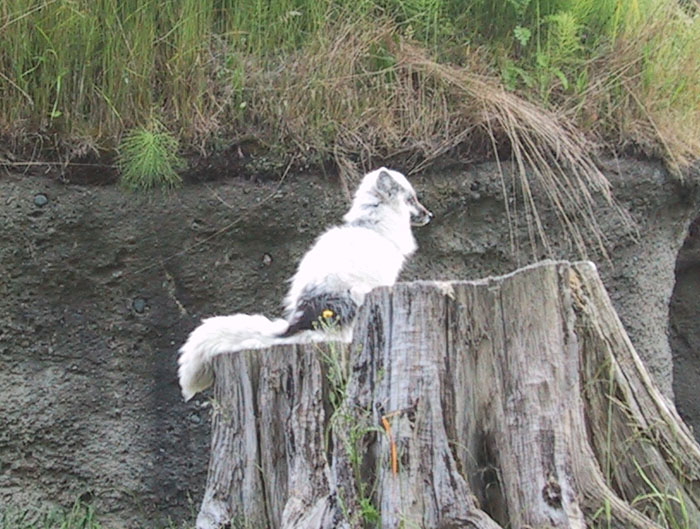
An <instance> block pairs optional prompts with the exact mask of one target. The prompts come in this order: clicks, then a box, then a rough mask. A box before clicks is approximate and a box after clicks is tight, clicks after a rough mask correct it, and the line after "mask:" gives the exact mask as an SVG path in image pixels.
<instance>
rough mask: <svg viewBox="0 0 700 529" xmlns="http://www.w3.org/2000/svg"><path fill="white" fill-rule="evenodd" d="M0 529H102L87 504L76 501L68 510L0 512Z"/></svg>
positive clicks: (9, 509)
mask: <svg viewBox="0 0 700 529" xmlns="http://www.w3.org/2000/svg"><path fill="white" fill-rule="evenodd" d="M0 529H103V526H102V525H101V524H100V523H99V522H98V521H97V518H96V515H95V511H94V509H93V507H92V506H91V505H89V504H85V503H83V502H81V501H80V500H77V501H76V502H75V504H74V505H73V507H72V508H71V509H69V510H63V509H58V508H56V509H52V510H33V509H20V508H19V507H17V506H14V507H4V508H3V509H2V510H0Z"/></svg>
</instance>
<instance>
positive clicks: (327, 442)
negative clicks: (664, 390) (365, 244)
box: [197, 262, 700, 529]
mask: <svg viewBox="0 0 700 529" xmlns="http://www.w3.org/2000/svg"><path fill="white" fill-rule="evenodd" d="M214 367H215V372H216V385H215V396H214V401H213V409H214V414H213V417H214V418H213V421H214V423H213V438H212V445H211V459H210V465H209V476H208V482H207V488H206V492H205V497H204V500H203V503H202V507H201V511H200V513H199V516H198V519H197V527H198V529H210V528H216V527H221V526H222V525H225V524H228V526H230V527H236V528H238V527H240V528H249V527H250V528H283V529H291V528H298V529H302V528H303V529H322V528H324V529H325V528H362V527H381V528H382V529H394V528H407V529H408V528H414V527H416V528H419V527H420V528H429V529H434V528H445V529H446V528H457V527H469V528H475V529H476V528H498V527H508V528H513V529H527V528H537V529H540V528H584V527H595V528H598V527H600V528H656V527H669V528H671V527H673V528H700V479H699V478H700V447H698V445H697V444H696V443H695V441H694V440H693V438H692V436H691V435H690V433H689V432H688V430H687V428H686V427H685V426H684V425H683V423H682V422H681V420H680V418H679V417H678V415H677V414H676V412H675V409H674V407H673V405H671V404H669V403H667V402H666V401H665V400H664V397H663V396H662V395H661V394H660V393H659V391H658V390H657V388H656V387H655V386H654V384H653V383H652V381H651V379H650V378H649V376H648V374H647V372H646V370H645V369H644V367H643V365H642V363H641V361H640V360H639V358H638V356H637V354H636V353H635V351H634V349H633V347H632V345H631V343H630V341H629V339H628V337H627V335H626V334H625V331H624V329H623V328H622V325H621V324H620V321H619V319H618V317H617V315H616V314H615V311H614V309H613V308H612V306H611V303H610V300H609V299H608V296H607V294H606V292H605V290H604V287H603V286H602V284H601V281H600V279H599V277H598V274H597V272H596V270H595V267H594V265H592V264H591V263H587V262H581V263H568V262H544V263H540V264H537V265H534V266H530V267H527V268H523V269H520V270H517V271H516V272H514V273H512V274H510V275H507V276H503V277H492V278H487V279H483V280H480V281H450V282H414V283H403V284H398V285H396V286H395V287H394V288H391V289H386V288H385V289H378V290H375V291H373V292H372V293H371V294H370V295H369V296H368V297H367V299H366V301H365V304H364V305H363V307H362V308H361V310H360V313H359V315H358V319H357V321H356V325H355V329H354V340H353V342H352V343H351V344H340V343H322V344H318V343H317V344H303V345H285V346H275V347H271V348H268V349H263V350H256V351H246V352H243V353H240V354H232V355H225V356H222V357H219V358H217V360H216V362H215V366H214Z"/></svg>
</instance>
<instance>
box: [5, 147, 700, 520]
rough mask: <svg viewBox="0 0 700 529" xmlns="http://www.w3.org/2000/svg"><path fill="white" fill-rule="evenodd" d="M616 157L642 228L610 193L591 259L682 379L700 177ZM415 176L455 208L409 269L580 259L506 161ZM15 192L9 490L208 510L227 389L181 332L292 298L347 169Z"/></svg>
mask: <svg viewBox="0 0 700 529" xmlns="http://www.w3.org/2000/svg"><path fill="white" fill-rule="evenodd" d="M604 167H605V173H606V176H607V177H608V178H609V179H610V181H611V182H612V184H613V188H614V191H615V196H616V197H617V200H618V201H619V203H620V205H621V206H622V207H623V208H624V209H625V210H626V211H627V212H628V213H629V214H630V215H631V216H632V218H633V219H634V220H635V221H636V224H637V226H636V228H637V229H636V230H635V229H633V228H631V227H629V226H627V225H625V224H623V223H622V222H621V220H620V217H619V215H617V214H616V213H615V212H614V210H613V209H612V208H611V207H610V206H607V205H605V204H602V203H601V204H600V205H599V206H597V208H596V210H595V216H596V218H597V219H598V222H599V223H600V226H601V227H602V229H603V231H604V233H605V235H606V236H607V238H608V251H609V260H606V259H604V258H602V257H601V256H600V255H598V254H597V253H596V252H592V253H591V255H590V256H589V257H591V258H592V259H593V260H594V261H596V263H597V264H598V266H599V269H600V271H601V275H602V276H603V278H604V281H605V284H606V286H607V288H608V289H609V291H610V293H611V297H612V299H613V302H614V303H615V305H616V308H617V310H618V312H619V314H620V316H621V318H622V320H623V323H624V324H625V326H626V328H627V330H628V332H629V333H630V336H631V338H632V341H633V343H634V344H635V346H636V347H637V349H638V351H639V352H640V354H641V355H642V357H643V358H644V360H645V361H646V363H647V365H648V366H649V368H650V370H651V371H652V373H653V374H654V376H655V377H656V379H657V381H658V382H659V384H660V386H661V388H662V389H663V391H664V392H665V393H666V395H668V396H669V397H671V396H672V395H673V390H674V386H673V383H672V380H673V378H672V375H673V372H674V366H673V364H672V353H671V348H670V346H669V339H668V324H669V301H670V300H671V296H672V293H673V289H674V284H675V273H676V261H677V257H678V251H679V249H680V248H681V246H682V245H683V243H684V241H685V240H686V235H687V232H688V227H689V225H690V223H691V222H692V221H693V220H694V219H695V218H696V217H698V195H697V191H696V189H695V187H694V186H692V185H691V184H690V183H689V182H690V180H686V182H685V183H683V182H681V181H680V180H679V179H677V178H675V177H672V176H670V175H669V174H668V173H667V172H666V171H665V170H664V169H663V168H662V166H661V165H659V164H656V163H649V162H639V161H630V160H627V161H614V160H609V161H607V162H605V163H604ZM506 169H508V167H506ZM412 180H413V182H414V184H415V186H416V188H417V189H418V191H419V195H420V196H421V199H422V202H423V203H425V204H426V205H427V206H428V207H429V208H430V209H431V210H432V211H433V212H434V213H435V215H436V218H435V220H434V221H433V222H432V223H431V224H430V225H428V226H426V227H424V228H421V229H419V230H417V231H416V236H417V239H418V242H419V246H420V249H419V251H418V253H417V254H416V256H415V257H414V259H413V260H412V261H411V262H410V263H409V265H408V266H407V267H406V269H405V271H404V273H403V275H402V279H403V280H411V279H475V278H478V277H482V276H487V275H493V274H502V273H506V272H509V271H511V270H513V269H515V268H516V267H518V266H522V265H524V264H527V263H530V262H533V261H535V260H539V259H541V258H543V257H554V258H569V259H577V258H579V257H580V256H579V255H578V254H577V253H576V251H575V250H574V249H573V248H572V245H571V244H570V243H569V242H568V241H567V240H566V237H565V236H564V235H563V232H562V230H561V228H560V225H559V223H558V221H557V219H556V215H555V213H554V212H553V211H552V210H551V208H549V207H547V206H544V205H543V206H541V208H540V213H541V215H542V219H543V224H544V226H545V228H546V229H547V230H548V232H549V234H550V237H551V240H552V248H553V252H552V253H551V254H550V255H547V254H546V253H545V252H543V251H541V250H540V249H536V250H534V251H533V250H532V249H531V247H530V244H529V234H528V229H527V223H526V222H524V221H523V220H522V219H521V220H520V221H519V222H516V223H515V224H513V223H509V221H508V218H507V215H506V211H505V206H504V204H505V203H506V202H505V201H504V190H505V193H506V194H507V195H508V196H509V199H511V200H512V197H510V195H511V194H512V190H511V188H510V186H509V184H508V183H509V182H511V181H512V180H511V179H510V177H507V178H506V179H505V182H506V185H505V186H504V185H503V183H502V180H501V176H500V175H499V172H498V169H497V167H496V165H495V164H483V165H472V166H453V167H449V168H443V169H441V170H437V169H436V170H433V171H431V172H428V173H425V174H422V175H418V176H416V177H414V178H412ZM535 192H537V189H535ZM40 194H43V195H44V196H45V197H46V199H47V201H46V203H45V204H43V205H42V203H43V202H44V201H43V199H41V198H38V195H40ZM515 200H516V202H517V199H515ZM0 201H1V202H2V208H1V210H0V294H1V297H0V321H1V322H2V325H0V388H1V391H2V398H1V399H0V455H1V458H2V467H1V468H0V504H10V503H12V504H18V505H39V504H41V503H44V502H58V503H63V504H70V503H72V501H73V500H74V499H75V498H76V497H77V496H78V495H80V494H85V493H89V494H90V495H91V496H92V497H94V498H95V500H96V502H97V506H98V508H99V510H100V512H102V513H104V515H105V519H106V525H107V526H108V527H129V528H131V527H143V526H149V527H153V526H157V525H158V523H162V522H164V521H165V520H166V519H167V518H168V517H170V518H171V519H172V520H174V521H179V520H183V519H188V518H190V517H191V510H196V507H197V506H198V502H199V501H200V500H201V494H202V487H203V484H204V479H205V476H206V467H207V461H208V451H209V410H210V409H211V406H210V405H209V401H208V399H209V394H205V395H203V396H200V397H198V398H196V399H194V401H193V402H190V403H188V404H185V403H183V402H182V399H181V398H180V395H179V390H178V387H177V380H176V363H175V359H176V351H177V348H178V346H179V345H180V344H181V343H182V341H183V340H184V339H185V337H186V335H187V333H188V332H189V331H191V330H192V329H193V328H194V327H195V326H196V324H197V322H198V321H199V320H200V318H202V317H204V316H208V315H213V314H226V313H233V312H264V313H266V314H268V315H278V314H279V313H280V307H279V304H280V302H281V299H282V297H283V295H284V292H285V287H286V283H285V280H286V279H287V278H288V277H289V276H290V275H291V274H292V272H293V270H294V267H295V263H296V262H297V261H298V260H299V258H300V257H301V255H302V254H303V252H304V251H305V249H306V248H307V247H308V246H309V244H310V243H311V242H312V241H313V239H314V238H315V237H316V236H317V235H318V234H319V233H320V231H322V230H323V228H324V227H325V226H328V225H330V224H333V223H336V222H338V221H339V219H340V217H341V216H342V214H343V212H344V210H345V209H346V206H347V201H346V197H345V196H344V194H343V192H342V189H341V186H340V185H338V183H337V181H336V180H335V179H333V178H331V177H324V176H320V175H311V174H302V175H294V176H292V175H290V176H289V177H288V178H287V179H285V180H284V181H283V182H281V183H278V182H275V181H266V182H262V183H254V182H250V181H245V180H242V179H235V178H234V179H230V178H228V179H226V180H218V181H212V182H209V183H202V184H197V185H187V186H185V187H183V188H182V189H179V190H177V191H174V192H171V193H167V194H161V193H156V194H153V195H150V196H136V195H133V194H129V193H125V192H123V191H122V190H120V189H118V188H117V187H115V186H103V187H97V186H92V187H91V186H81V185H70V184H65V183H61V182H59V181H57V180H55V179H48V178H41V177H27V176H20V175H8V176H3V177H2V178H1V179H0ZM511 212H512V208H511ZM689 244H690V243H689ZM514 247H517V248H518V250H517V251H514ZM358 251H361V249H359V248H358ZM684 255H686V256H687V257H686V259H689V260H690V261H688V262H689V263H690V264H688V263H686V264H685V265H683V267H681V268H679V270H680V271H681V272H683V273H684V274H685V275H686V279H685V282H684V283H682V285H683V286H681V287H677V288H676V294H675V296H674V307H675V308H674V311H673V314H674V318H676V316H675V315H677V314H680V313H684V314H685V313H689V314H693V312H692V311H696V312H695V313H697V312H698V308H697V307H698V303H699V302H698V300H699V299H700V281H698V280H697V275H696V274H695V275H693V273H692V271H693V270H694V271H697V270H698V267H700V258H698V256H696V255H695V254H693V253H692V252H691V251H688V252H686V254H684ZM329 266H332V262H329ZM689 270H690V271H691V272H689ZM679 285H680V283H679ZM679 288H680V290H679ZM677 321H680V320H677ZM683 321H685V322H686V324H683V325H681V324H678V323H677V324H676V325H675V327H674V334H673V336H674V341H673V344H674V352H675V351H676V349H678V350H680V348H678V347H677V346H676V344H677V343H687V344H689V345H688V347H687V348H686V350H687V351H689V352H688V353H687V354H685V353H684V358H689V360H687V363H684V364H682V366H683V367H682V371H683V376H679V374H678V367H677V366H678V365H679V364H677V365H676V380H677V381H680V380H682V381H683V382H682V384H683V385H684V387H688V385H690V387H692V385H693V384H695V387H697V384H698V383H700V368H699V367H698V365H699V364H700V362H699V361H698V359H697V353H696V352H695V351H697V348H694V344H697V343H698V342H699V341H700V336H697V330H696V328H695V327H694V326H693V325H692V317H691V318H686V319H685V320H683ZM696 321H697V320H696ZM691 335H692V336H691ZM693 336H695V337H693ZM693 340H695V341H693ZM679 354H680V353H677V356H678V355H679ZM693 370H694V371H693ZM691 373H694V374H692V375H691ZM688 377H690V379H689V380H688ZM692 377H695V378H692ZM676 394H677V397H678V403H677V404H678V407H679V409H680V410H681V412H682V413H683V414H684V415H685V417H686V419H688V421H689V422H690V424H691V425H694V426H695V428H696V431H697V430H698V429H700V409H699V408H698V404H697V403H696V402H695V400H696V399H695V394H693V392H692V391H686V390H685V389H682V388H680V386H678V387H677V389H676ZM190 501H192V502H193V503H194V508H193V509H191V508H190Z"/></svg>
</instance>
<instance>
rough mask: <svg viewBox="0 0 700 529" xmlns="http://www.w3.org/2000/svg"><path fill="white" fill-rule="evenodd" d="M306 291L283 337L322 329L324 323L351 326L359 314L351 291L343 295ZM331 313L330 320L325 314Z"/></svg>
mask: <svg viewBox="0 0 700 529" xmlns="http://www.w3.org/2000/svg"><path fill="white" fill-rule="evenodd" d="M311 290H312V291H311V292H308V291H306V290H305V291H304V292H302V294H301V296H300V297H299V302H298V303H297V307H296V309H295V311H294V314H292V316H291V318H290V320H289V329H287V331H286V332H285V333H284V334H282V335H281V336H282V337H283V338H284V337H287V336H292V335H293V334H296V333H298V332H301V331H307V330H313V329H320V328H321V327H322V326H323V324H324V323H326V324H328V325H329V326H335V325H338V326H340V327H345V326H347V325H350V324H351V323H352V321H353V320H354V319H355V314H357V308H358V307H357V304H356V303H355V302H354V301H353V299H352V297H351V296H350V291H345V292H342V293H316V292H313V290H315V289H311ZM325 311H331V312H332V315H331V316H330V317H329V318H324V314H323V313H324V312H325Z"/></svg>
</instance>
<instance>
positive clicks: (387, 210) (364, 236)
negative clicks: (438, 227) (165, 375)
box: [178, 167, 432, 400]
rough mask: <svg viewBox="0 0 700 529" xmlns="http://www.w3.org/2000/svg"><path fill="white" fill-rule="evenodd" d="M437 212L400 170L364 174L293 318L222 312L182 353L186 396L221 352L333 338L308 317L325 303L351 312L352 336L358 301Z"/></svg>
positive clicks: (314, 250) (293, 295)
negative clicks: (414, 228) (423, 201)
mask: <svg viewBox="0 0 700 529" xmlns="http://www.w3.org/2000/svg"><path fill="white" fill-rule="evenodd" d="M431 217H432V214H431V213H430V212H429V211H428V210H427V209H425V208H424V207H423V206H422V205H421V204H420V203H419V202H418V200H417V198H416V194H415V191H414V190H413V187H412V186H411V184H410V183H409V182H408V180H407V179H406V177H405V176H404V175H402V174H401V173H399V172H397V171H392V170H390V169H386V168H384V167H382V168H381V169H377V170H375V171H372V172H371V173H368V174H367V175H365V177H364V178H363V179H362V183H361V184H360V186H359V188H358V189H357V191H356V193H355V196H354V199H353V202H352V206H351V208H350V211H348V212H347V213H346V214H345V216H344V217H343V220H344V223H343V224H341V225H339V226H336V227H333V228H330V229H329V230H327V231H326V232H325V233H323V234H322V235H321V236H320V237H319V238H318V239H317V240H316V242H315V244H314V245H313V246H312V247H311V249H310V250H309V251H308V252H307V253H306V255H304V257H303V258H302V260H301V262H300V263H299V267H298V269H297V272H296V274H295V275H294V276H293V277H292V279H291V287H290V289H289V293H288V295H287V297H286V298H285V312H286V317H287V319H286V320H285V319H275V320H270V319H268V318H266V317H265V316H262V315H260V314H254V315H247V314H235V315H232V316H216V317H213V318H208V319H205V320H204V321H203V322H202V324H201V325H200V326H199V327H197V328H196V329H195V330H194V331H193V332H192V333H191V334H190V336H189V338H188V339H187V342H186V343H185V344H184V345H183V346H182V348H181V349H180V357H179V360H178V363H179V365H180V367H179V371H178V375H179V379H180V386H181V388H182V394H183V396H184V397H185V400H189V399H190V398H192V396H193V395H194V394H195V393H197V392H199V391H202V390H203V389H206V388H207V387H209V386H210V385H211V383H212V382H213V373H212V370H211V365H210V364H211V359H212V358H213V357H214V356H216V355H219V354H222V353H233V352H236V351H241V350H244V349H257V348H262V347H266V346H269V345H272V344H278V343H292V342H308V341H316V340H320V339H324V338H325V339H327V335H324V334H323V333H322V332H320V331H316V330H313V329H312V327H311V326H310V325H309V322H310V320H311V319H315V318H316V314H317V312H318V309H319V308H320V307H325V306H326V305H328V306H329V307H331V308H333V309H334V312H338V313H339V315H340V316H345V315H346V314H347V317H345V318H343V319H342V320H341V325H340V328H339V331H338V332H339V336H338V337H337V338H338V339H340V340H343V341H350V340H351V338H352V325H351V322H352V318H354V314H355V309H356V308H357V307H359V306H360V305H361V304H362V302H363V301H364V298H365V295H366V294H367V293H368V292H369V291H370V290H372V289H373V288H375V287H379V286H391V285H393V284H394V283H395V282H396V279H397V278H398V275H399V272H400V271H401V268H402V267H403V264H404V262H405V260H406V258H407V257H409V256H410V255H411V254H412V253H413V252H414V251H415V250H416V242H415V239H414V238H413V234H412V232H411V225H412V224H415V225H422V224H426V223H427V222H428V221H429V220H430V218H431ZM295 333H301V334H295ZM289 334H294V335H292V336H289Z"/></svg>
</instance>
